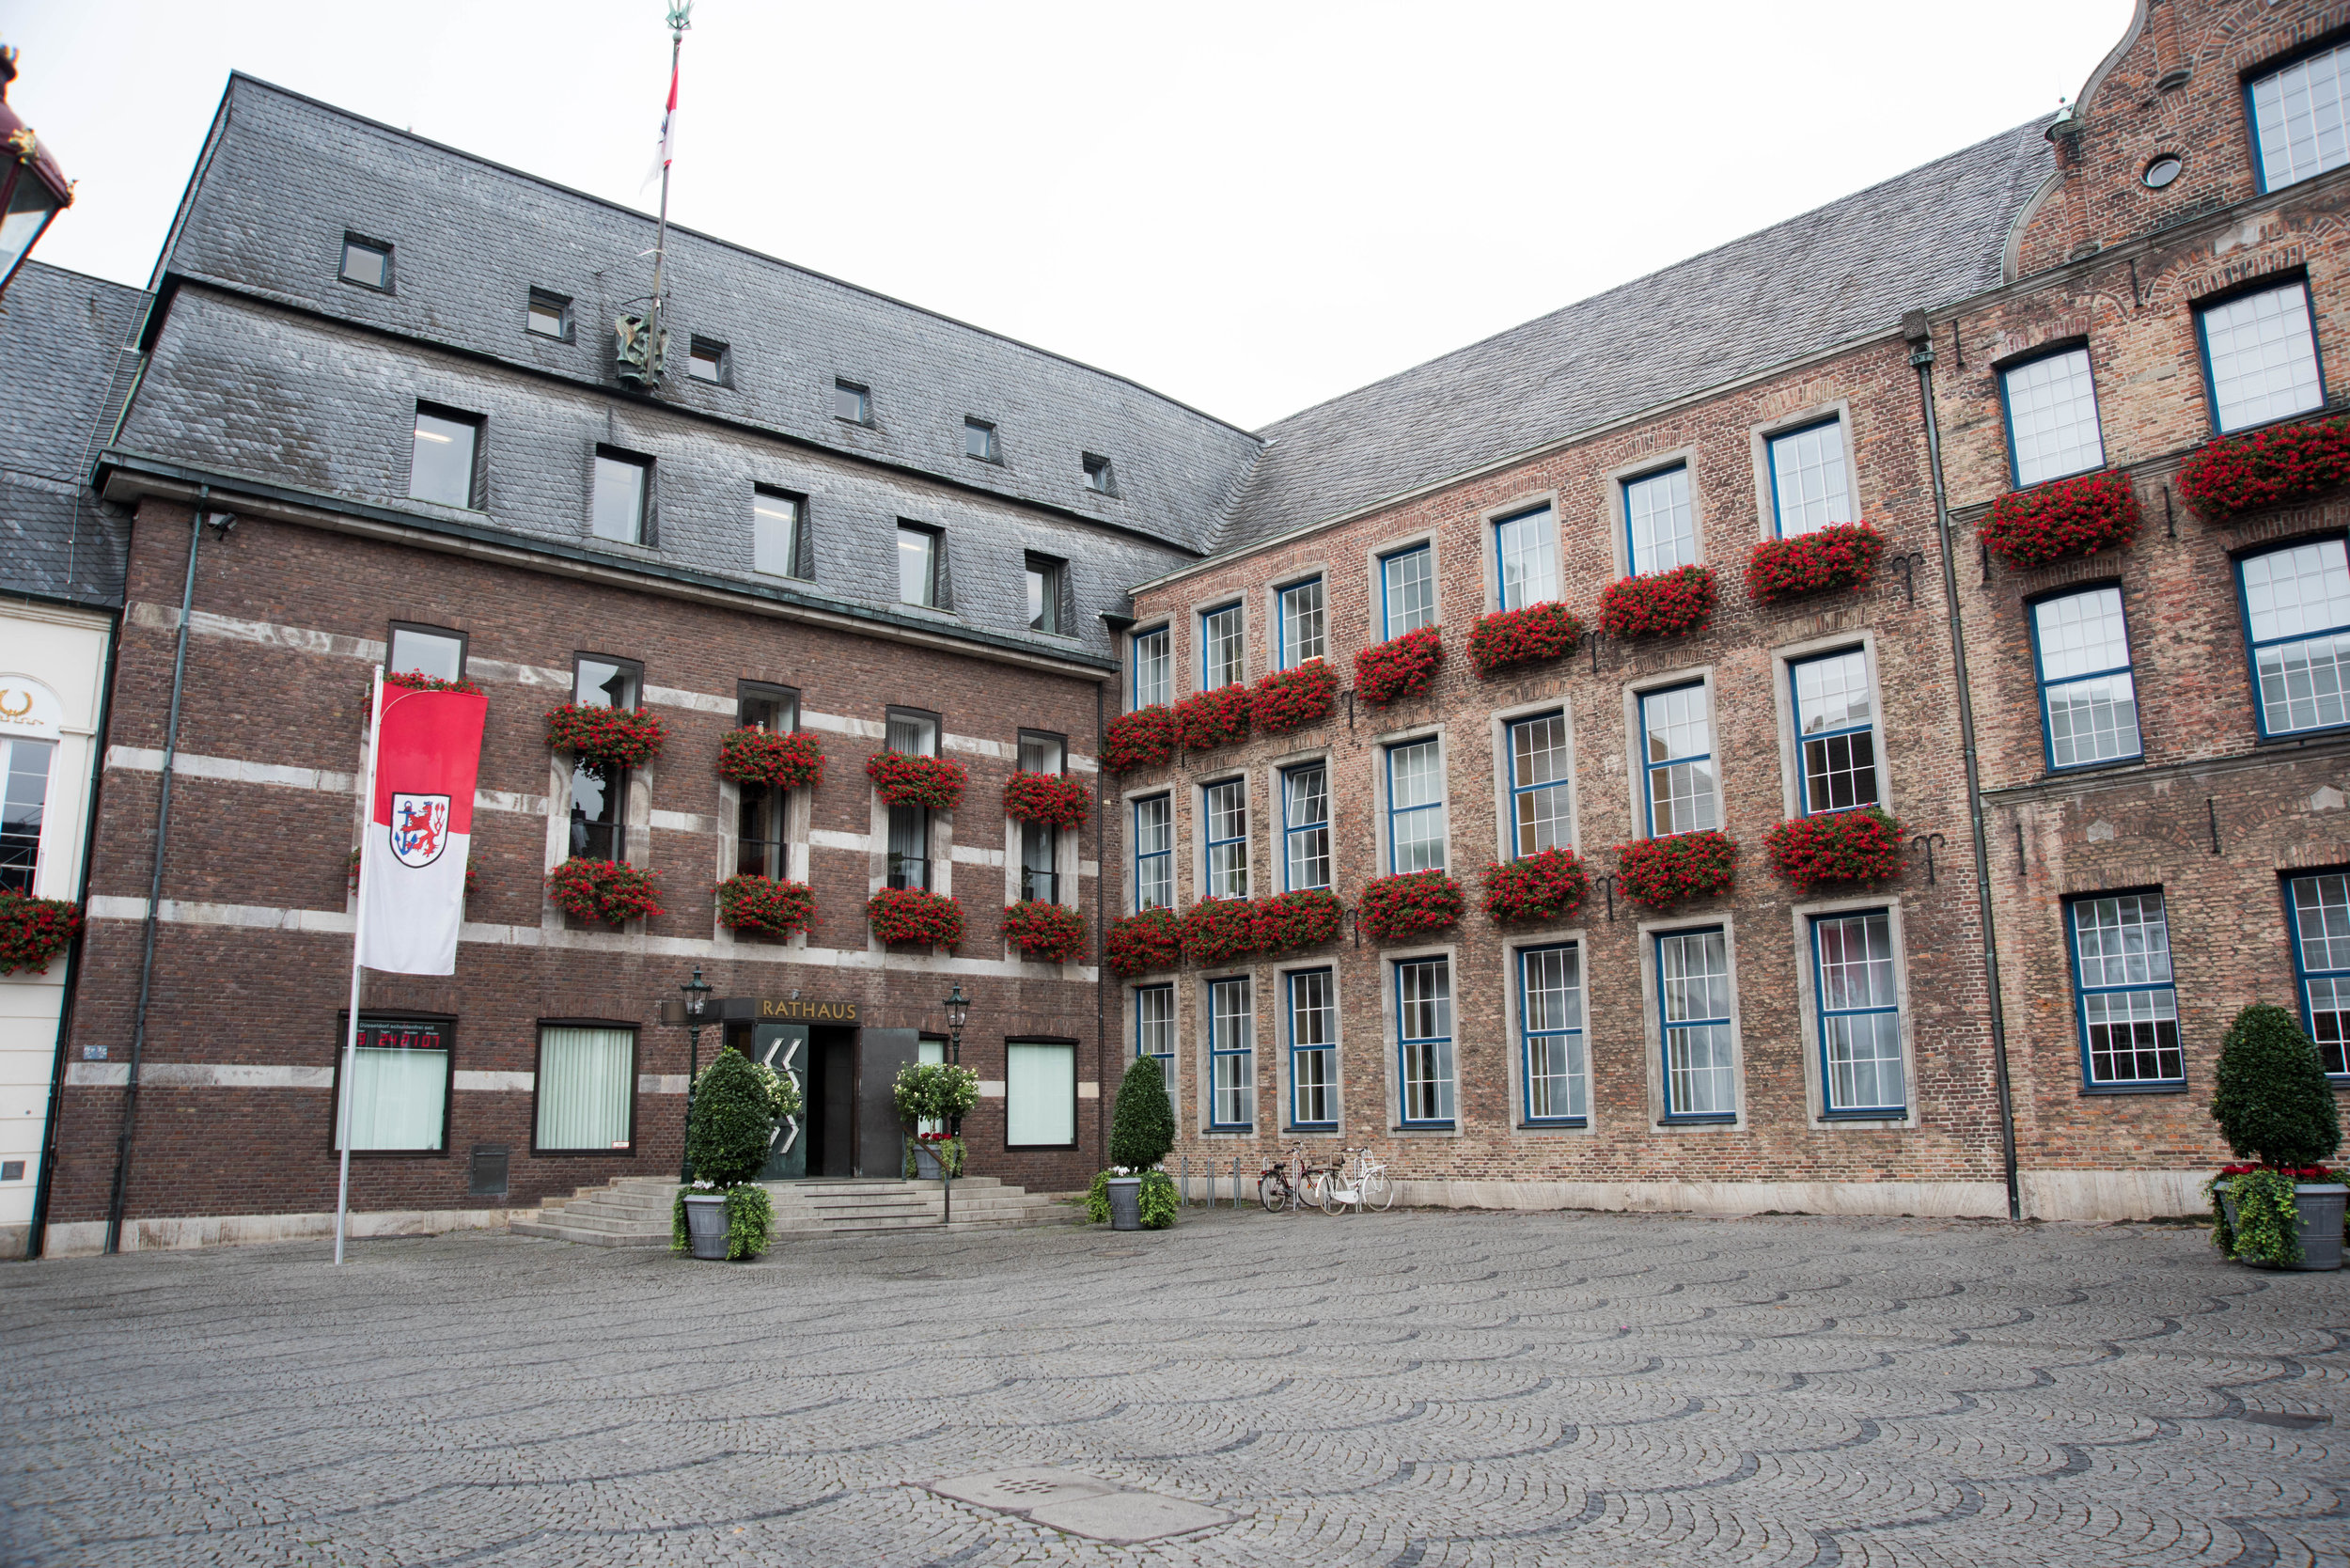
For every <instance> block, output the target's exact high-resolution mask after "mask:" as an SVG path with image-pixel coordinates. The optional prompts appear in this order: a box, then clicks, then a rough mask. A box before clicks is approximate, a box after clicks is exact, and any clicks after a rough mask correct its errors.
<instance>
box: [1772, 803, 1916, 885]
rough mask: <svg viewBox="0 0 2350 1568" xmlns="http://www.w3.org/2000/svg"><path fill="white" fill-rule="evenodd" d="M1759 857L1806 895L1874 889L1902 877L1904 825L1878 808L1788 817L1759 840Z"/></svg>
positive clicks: (1869, 807)
mask: <svg viewBox="0 0 2350 1568" xmlns="http://www.w3.org/2000/svg"><path fill="white" fill-rule="evenodd" d="M1763 854H1764V855H1768V856H1769V857H1770V862H1771V869H1772V870H1775V871H1777V872H1778V874H1779V875H1780V876H1782V877H1784V878H1786V879H1787V880H1788V881H1789V882H1790V883H1792V884H1794V886H1795V887H1796V888H1798V889H1799V890H1801V891H1803V892H1806V893H1812V892H1818V891H1820V890H1821V889H1823V888H1836V887H1875V886H1879V885H1881V884H1884V883H1888V882H1890V881H1892V880H1893V879H1894V878H1895V877H1897V876H1899V875H1901V874H1902V824H1901V823H1898V822H1896V821H1894V820H1893V818H1892V816H1891V815H1890V814H1889V813H1888V812H1887V811H1886V810H1885V809H1884V808H1881V807H1876V806H1865V807H1861V808H1857V809H1854V810H1849V811H1820V812H1815V813H1814V814H1812V815H1811V816H1809V817H1790V818H1788V819H1787V820H1786V821H1785V822H1782V823H1777V824H1776V825H1774V826H1773V827H1772V828H1771V830H1770V831H1769V832H1767V833H1765V834H1764V835H1763Z"/></svg>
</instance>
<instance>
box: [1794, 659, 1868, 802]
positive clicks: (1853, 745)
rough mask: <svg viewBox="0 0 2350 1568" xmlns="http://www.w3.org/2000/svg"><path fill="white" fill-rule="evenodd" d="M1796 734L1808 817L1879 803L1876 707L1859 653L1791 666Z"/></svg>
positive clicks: (1863, 662)
mask: <svg viewBox="0 0 2350 1568" xmlns="http://www.w3.org/2000/svg"><path fill="white" fill-rule="evenodd" d="M1794 673H1795V729H1796V733H1797V734H1798V735H1799V736H1800V737H1802V740H1803V805H1804V809H1805V810H1806V811H1808V812H1809V811H1843V810H1849V809H1851V808H1854V807H1860V806H1874V805H1875V804H1876V803H1877V772H1876V735H1875V732H1874V729H1873V724H1874V719H1875V713H1876V707H1875V703H1874V702H1873V701H1872V699H1871V698H1870V695H1869V659H1868V655H1867V654H1866V653H1864V652H1862V651H1860V650H1859V649H1857V648H1856V649H1854V650H1852V651H1849V652H1845V653H1831V654H1829V655H1828V656H1827V657H1826V658H1824V659H1808V660H1806V661H1804V662H1803V663H1802V664H1799V665H1797V666H1794Z"/></svg>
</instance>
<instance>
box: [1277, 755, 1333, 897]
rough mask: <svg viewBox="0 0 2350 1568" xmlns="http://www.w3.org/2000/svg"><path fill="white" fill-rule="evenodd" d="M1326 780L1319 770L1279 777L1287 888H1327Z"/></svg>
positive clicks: (1296, 771)
mask: <svg viewBox="0 0 2350 1568" xmlns="http://www.w3.org/2000/svg"><path fill="white" fill-rule="evenodd" d="M1329 783H1330V776H1329V772H1328V770H1327V769H1324V768H1323V767H1320V766H1315V767H1305V768H1292V769H1290V770H1289V771H1288V772H1287V773H1284V774H1283V775H1282V776H1281V823H1282V830H1283V838H1284V839H1286V840H1287V843H1288V855H1287V868H1288V884H1287V885H1288V886H1289V887H1291V888H1293V889H1294V888H1301V887H1327V886H1330V789H1329Z"/></svg>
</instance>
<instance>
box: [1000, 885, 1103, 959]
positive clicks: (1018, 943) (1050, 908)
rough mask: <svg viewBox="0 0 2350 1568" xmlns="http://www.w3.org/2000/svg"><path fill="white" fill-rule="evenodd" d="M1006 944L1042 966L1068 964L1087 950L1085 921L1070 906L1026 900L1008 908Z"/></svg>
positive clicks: (1005, 932)
mask: <svg viewBox="0 0 2350 1568" xmlns="http://www.w3.org/2000/svg"><path fill="white" fill-rule="evenodd" d="M1004 940H1005V941H1007V942H1009V943H1011V945H1012V946H1013V947H1015V948H1018V949H1020V950H1021V951H1022V952H1023V953H1025V954H1026V955H1027V956H1028V957H1029V958H1031V959H1034V960H1035V961H1036V962H1037V963H1039V964H1067V963H1068V962H1070V960H1072V959H1073V958H1075V957H1076V956H1077V955H1078V954H1079V953H1081V952H1083V951H1084V950H1085V942H1086V922H1085V917H1084V916H1083V915H1080V914H1079V913H1077V911H1075V910H1073V909H1072V908H1070V907H1069V906H1068V905H1067V904H1063V903H1047V902H1044V901H1043V900H1042V899H1023V900H1021V901H1020V902H1018V903H1008V904H1006V905H1005V906H1004Z"/></svg>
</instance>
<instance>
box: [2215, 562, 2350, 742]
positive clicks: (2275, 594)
mask: <svg viewBox="0 0 2350 1568" xmlns="http://www.w3.org/2000/svg"><path fill="white" fill-rule="evenodd" d="M2236 575H2237V578H2238V580H2239V581H2240V582H2241V583H2242V585H2243V590H2244V632H2245V637H2246V639H2247V641H2248V644H2249V646H2250V650H2251V659H2252V685H2253V688H2254V691H2255V693H2256V696H2257V698H2258V701H2257V703H2256V708H2255V711H2256V712H2257V713H2258V714H2259V716H2260V730H2261V733H2262V734H2264V735H2295V734H2300V733H2303V732H2305V731H2308V730H2312V729H2333V728H2334V727H2336V726H2338V725H2341V724H2343V723H2350V705H2346V701H2345V698H2344V695H2343V686H2344V683H2345V677H2346V675H2350V564H2345V561H2344V557H2343V550H2342V541H2341V540H2339V539H2319V540H2311V541H2305V542H2303V543H2300V544H2288V545H2286V546H2285V547H2284V548H2283V549H2281V550H2267V551H2264V552H2262V553H2261V554H2259V555H2257V556H2247V557H2244V558H2243V559H2242V560H2240V561H2238V562H2237V563H2236Z"/></svg>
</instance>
